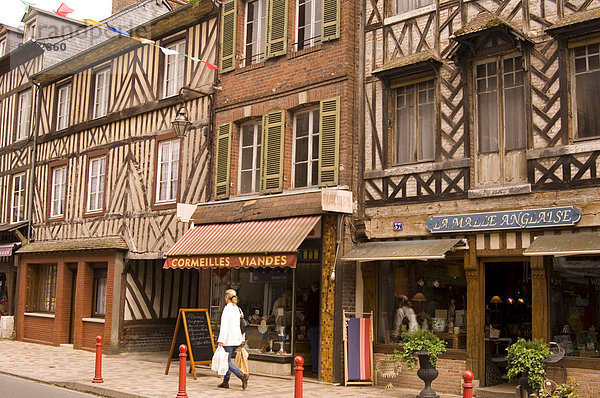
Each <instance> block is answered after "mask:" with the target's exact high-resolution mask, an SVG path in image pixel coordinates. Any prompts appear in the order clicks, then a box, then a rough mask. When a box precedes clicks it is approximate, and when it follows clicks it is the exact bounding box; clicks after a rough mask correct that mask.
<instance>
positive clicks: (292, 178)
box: [167, 0, 358, 381]
mask: <svg viewBox="0 0 600 398" xmlns="http://www.w3.org/2000/svg"><path fill="white" fill-rule="evenodd" d="M342 3H343V4H342ZM357 6H358V4H357V3H355V2H342V1H339V0H322V1H321V0H311V1H308V0H307V1H295V0H289V1H288V0H274V1H270V0H269V1H266V0H265V1H263V0H252V1H242V0H228V1H224V2H223V4H222V6H221V15H220V23H221V34H220V39H221V42H220V59H219V65H220V71H219V87H220V91H217V94H216V101H215V113H216V116H215V117H216V126H217V128H216V131H215V141H214V142H213V145H212V147H211V151H212V153H213V154H214V156H213V160H212V165H213V170H214V172H213V174H212V176H211V181H212V186H213V190H212V195H211V196H210V200H211V202H208V203H201V204H199V205H198V206H197V209H196V210H195V213H194V214H193V216H192V219H193V221H194V223H195V228H193V229H191V230H190V231H189V232H188V233H187V234H186V235H185V236H184V237H183V238H182V239H181V240H180V242H178V243H177V244H176V245H175V246H174V247H173V248H172V249H171V250H170V251H169V252H168V253H167V266H168V267H172V268H183V269H185V268H194V267H197V268H205V269H208V268H212V270H209V271H208V274H209V275H210V286H209V287H210V303H211V307H210V308H211V320H212V321H213V330H215V329H218V325H219V318H220V311H221V310H222V308H223V306H224V304H225V303H224V301H223V297H224V294H223V293H224V291H225V290H226V289H228V288H234V289H236V290H237V292H238V297H239V305H240V306H241V308H242V309H243V311H244V314H245V315H246V316H247V317H248V319H249V320H250V323H251V325H250V327H249V330H248V332H247V334H246V339H247V345H246V347H247V350H248V351H249V353H250V358H249V367H250V372H258V373H270V374H280V375H289V374H291V368H292V366H291V364H292V359H293V357H294V356H295V355H302V356H303V357H304V358H305V366H307V367H311V369H312V372H313V374H315V375H316V374H317V373H318V374H319V376H318V377H319V378H320V379H321V380H324V381H332V380H339V377H340V375H342V373H340V372H341V368H342V362H341V352H342V347H343V344H342V338H341V331H342V329H341V317H340V318H336V317H334V313H335V310H336V308H337V309H338V310H339V314H340V316H341V308H342V305H347V306H348V307H350V306H351V302H352V301H353V297H352V296H349V297H345V296H344V297H343V298H342V295H343V294H344V293H343V292H344V291H346V290H347V289H345V285H344V284H345V283H347V279H348V278H351V279H352V280H354V279H353V278H354V271H353V270H352V271H349V272H348V273H347V272H346V269H342V268H340V267H336V256H337V254H338V248H339V247H341V246H342V245H343V244H344V237H345V236H346V235H347V226H346V223H347V220H348V218H344V214H345V213H352V211H353V200H352V192H353V189H354V180H355V174H354V172H353V170H355V164H356V160H357V156H356V147H357V141H356V137H357V135H356V134H355V129H356V125H357V124H356V98H355V88H356V80H355V79H356V75H357V64H356V55H357V53H356V45H355V43H356V40H357V39H358V37H357V35H356V33H357V29H356V28H357V25H356V23H355V21H357V15H358V14H357V12H358V8H357ZM340 253H341V251H340ZM352 266H353V265H350V267H352ZM204 272H206V271H204ZM346 274H348V275H349V276H348V275H346ZM350 285H352V286H353V283H351V284H350ZM313 289H315V290H313ZM315 292H319V293H316V296H317V298H316V299H315V298H314V295H315ZM309 296H312V297H313V299H311V300H309ZM342 302H343V303H344V304H342ZM311 314H312V315H311ZM309 318H310V319H309ZM311 347H312V349H313V351H312V353H311Z"/></svg>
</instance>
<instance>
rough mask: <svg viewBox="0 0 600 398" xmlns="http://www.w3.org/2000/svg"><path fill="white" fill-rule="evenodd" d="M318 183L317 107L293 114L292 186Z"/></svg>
mask: <svg viewBox="0 0 600 398" xmlns="http://www.w3.org/2000/svg"><path fill="white" fill-rule="evenodd" d="M318 184H319V109H313V110H310V111H304V112H299V113H297V114H295V115H294V188H302V187H311V186H316V185H318Z"/></svg>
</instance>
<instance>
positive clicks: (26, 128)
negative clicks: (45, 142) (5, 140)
mask: <svg viewBox="0 0 600 398" xmlns="http://www.w3.org/2000/svg"><path fill="white" fill-rule="evenodd" d="M32 97H33V96H32V90H31V89H29V90H25V91H22V92H20V93H19V97H18V100H17V101H18V109H17V131H16V136H15V141H20V140H24V139H26V138H27V137H29V133H30V132H31V113H32V112H31V107H32Z"/></svg>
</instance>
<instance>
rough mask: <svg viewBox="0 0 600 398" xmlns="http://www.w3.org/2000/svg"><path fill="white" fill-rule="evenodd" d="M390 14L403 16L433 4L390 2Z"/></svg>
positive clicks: (425, 1)
mask: <svg viewBox="0 0 600 398" xmlns="http://www.w3.org/2000/svg"><path fill="white" fill-rule="evenodd" d="M391 3H392V14H394V15H395V14H403V13H405V12H408V11H412V10H416V9H417V8H421V7H425V6H428V5H430V4H433V0H392V2H391Z"/></svg>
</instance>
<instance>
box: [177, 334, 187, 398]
mask: <svg viewBox="0 0 600 398" xmlns="http://www.w3.org/2000/svg"><path fill="white" fill-rule="evenodd" d="M186 351H187V347H186V346H185V344H182V345H180V346H179V391H178V392H177V398H188V395H187V392H186V391H185V390H186V387H185V361H186V358H187V354H186Z"/></svg>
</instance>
